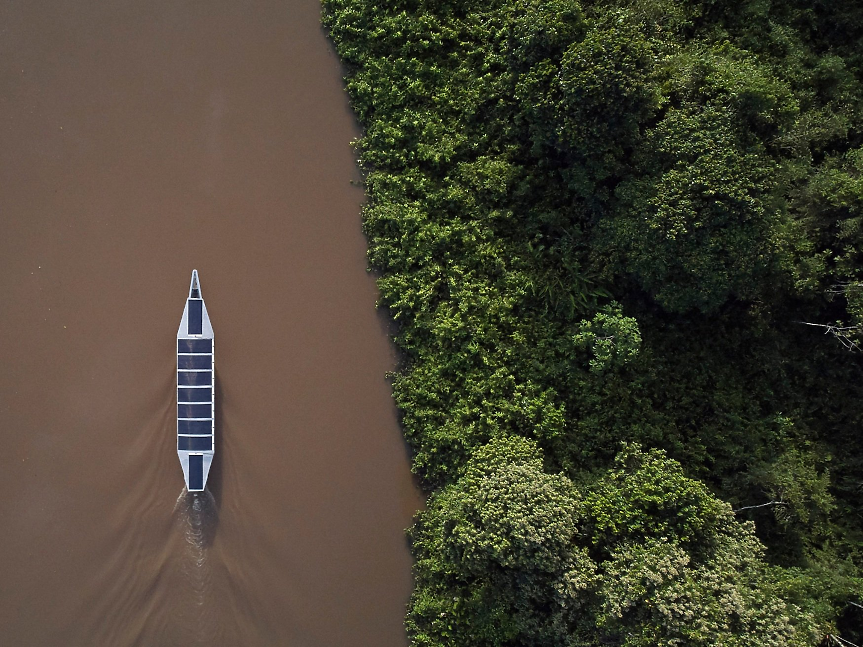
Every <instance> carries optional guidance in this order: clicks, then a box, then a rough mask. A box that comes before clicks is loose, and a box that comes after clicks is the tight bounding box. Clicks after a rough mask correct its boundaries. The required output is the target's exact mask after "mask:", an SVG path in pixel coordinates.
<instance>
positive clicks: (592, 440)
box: [324, 0, 863, 645]
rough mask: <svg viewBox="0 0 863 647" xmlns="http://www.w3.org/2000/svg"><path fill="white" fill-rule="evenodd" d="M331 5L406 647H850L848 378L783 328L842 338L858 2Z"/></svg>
mask: <svg viewBox="0 0 863 647" xmlns="http://www.w3.org/2000/svg"><path fill="white" fill-rule="evenodd" d="M324 8H325V18H324V22H325V24H326V25H327V27H328V28H329V30H330V33H331V35H332V37H333V39H334V41H335V43H336V46H337V49H338V51H339V54H340V56H341V57H342V60H343V62H344V64H345V65H346V66H347V68H348V70H349V75H348V80H347V89H348V93H349V95H350V97H351V102H352V105H353V107H354V109H355V111H356V113H357V115H358V118H359V120H360V123H361V125H362V126H363V128H364V134H363V137H362V139H361V140H360V141H359V144H358V151H359V159H360V164H361V165H362V168H363V170H364V172H365V182H366V192H367V195H368V200H369V202H368V205H367V206H366V208H365V210H364V215H363V218H364V228H365V231H366V234H367V236H368V239H369V259H370V263H371V265H372V266H373V267H374V268H375V269H377V270H379V271H380V272H381V278H380V280H379V282H378V285H379V288H380V291H381V303H382V305H383V306H384V307H386V308H387V309H388V310H389V312H390V314H391V316H392V317H393V318H394V319H395V321H396V322H397V323H398V324H399V326H400V328H399V332H398V333H397V335H396V336H395V342H396V344H397V345H398V346H399V348H400V349H401V351H402V352H403V354H404V357H405V365H404V367H403V368H402V369H401V370H400V371H399V372H398V373H397V374H396V376H395V379H394V383H393V391H394V398H395V401H396V403H397V405H398V407H399V409H400V411H401V414H402V426H403V430H404V433H405V436H406V438H407V440H408V442H409V443H410V445H411V448H412V450H413V469H414V472H415V473H416V474H417V475H418V476H419V477H420V479H421V481H422V483H423V485H424V487H425V488H426V491H427V492H428V493H429V494H430V499H429V505H428V510H427V511H425V512H424V513H422V514H420V515H419V516H418V517H417V520H416V524H415V525H414V527H413V529H412V530H411V537H412V542H413V551H414V557H415V559H416V560H417V563H416V574H417V586H416V589H415V591H414V596H413V599H412V603H411V607H410V611H409V615H408V621H407V626H408V629H409V633H410V636H411V639H412V641H413V643H414V644H416V645H444V644H459V645H504V644H507V645H509V644H543V645H555V644H559V645H571V644H596V643H597V642H603V643H605V642H607V643H609V644H626V645H641V644H645V645H647V644H656V643H657V642H660V641H665V640H679V641H682V642H685V643H686V644H693V645H697V644H704V645H712V644H717V643H721V642H728V641H737V642H736V643H735V644H753V645H754V644H763V643H764V642H770V643H771V644H777V645H782V644H788V645H791V644H794V645H815V644H817V643H818V642H819V641H820V640H821V639H822V637H823V636H825V635H826V634H829V633H836V632H844V633H842V635H843V636H844V637H846V638H847V639H848V640H852V641H857V642H859V640H860V638H861V637H860V635H859V634H858V633H855V632H856V631H858V629H855V627H859V626H860V625H859V624H858V622H857V621H858V620H859V618H857V617H856V616H855V615H854V614H855V613H856V611H855V610H854V609H853V608H852V607H851V606H849V605H848V602H849V601H857V602H859V600H856V598H855V597H854V596H855V595H857V593H856V592H857V591H859V590H860V579H859V578H860V566H861V563H860V549H861V537H863V527H861V523H860V519H861V516H860V507H859V503H858V502H857V496H856V494H855V488H856V487H857V485H855V484H857V483H858V482H859V473H860V471H861V469H863V447H861V443H860V441H859V435H858V433H857V429H858V428H859V424H858V422H859V421H860V420H861V418H863V416H861V414H863V410H861V405H860V404H859V403H860V402H861V401H863V400H861V398H860V395H861V393H860V388H861V387H860V380H859V379H858V378H857V375H858V372H859V358H858V356H855V355H853V354H849V353H848V352H847V351H846V349H845V348H844V347H843V345H842V344H841V343H840V341H841V340H837V339H834V338H831V337H830V336H826V337H825V336H824V335H821V334H819V333H818V332H817V331H815V330H814V329H813V328H811V327H807V326H802V325H800V323H799V322H800V321H809V322H815V323H824V324H829V323H832V322H836V321H842V322H846V323H848V322H851V323H852V324H854V323H855V322H859V321H860V319H859V315H860V307H859V303H858V299H857V294H858V292H857V290H858V288H857V287H856V286H858V285H859V281H860V280H861V278H863V277H861V276H860V263H859V252H860V250H861V242H860V237H859V233H858V232H859V229H858V227H859V223H858V221H859V213H860V208H861V206H863V191H861V185H860V180H859V178H860V175H861V173H863V153H861V149H860V148H859V144H860V141H861V136H863V119H861V115H863V92H861V81H863V71H861V67H860V64H859V61H860V60H861V59H860V54H861V52H860V51H859V42H860V40H859V37H860V36H861V33H862V32H861V30H863V23H861V16H860V15H859V10H858V9H857V8H856V7H855V5H854V4H853V3H851V2H846V3H837V4H835V5H832V6H831V9H830V10H829V11H828V12H827V14H825V15H815V14H811V13H809V12H807V10H806V9H805V8H797V7H796V5H789V6H783V7H775V8H765V7H764V6H762V5H760V4H756V3H751V4H749V3H744V6H743V7H742V8H741V7H739V6H737V5H734V6H732V5H731V4H725V3H718V4H717V3H715V4H714V5H711V8H710V9H709V10H708V9H703V8H701V5H690V4H687V3H683V2H681V3H676V2H660V3H652V4H639V5H638V6H637V7H634V6H632V7H631V6H628V5H627V6H624V4H620V5H619V6H618V4H617V3H610V4H608V3H587V2H586V3H583V4H581V5H579V4H577V3H575V2H568V1H559V2H558V1H556V2H551V3H547V2H544V3H539V2H537V3H532V2H506V1H500V2H495V3H492V4H490V5H489V4H488V3H485V4H482V5H476V4H473V3H470V2H463V3H456V4H444V5H440V6H436V7H431V6H427V5H415V4H406V5H391V6H387V7H381V6H379V5H377V4H374V3H371V2H366V1H364V0H327V1H326V2H325V3H324ZM836 286H839V287H836ZM624 485H625V486H624ZM723 591H725V592H733V593H729V595H730V596H731V597H727V596H726V593H723ZM732 599H733V600H734V602H732Z"/></svg>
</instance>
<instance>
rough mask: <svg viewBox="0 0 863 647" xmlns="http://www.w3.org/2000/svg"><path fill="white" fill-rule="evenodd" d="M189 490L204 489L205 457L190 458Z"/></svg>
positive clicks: (193, 456)
mask: <svg viewBox="0 0 863 647" xmlns="http://www.w3.org/2000/svg"><path fill="white" fill-rule="evenodd" d="M190 451H191V450H190ZM189 489H190V490H203V489H204V457H203V456H201V455H197V456H196V455H194V454H192V455H191V456H189Z"/></svg>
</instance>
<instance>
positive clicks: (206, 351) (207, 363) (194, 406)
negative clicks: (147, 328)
mask: <svg viewBox="0 0 863 647" xmlns="http://www.w3.org/2000/svg"><path fill="white" fill-rule="evenodd" d="M214 369H215V364H214V362H213V326H212V325H211V324H210V317H209V316H208V315H207V306H206V305H205V304H204V297H203V296H201V284H200V283H199V282H198V270H192V283H191V284H190V285H189V297H188V298H187V299H186V307H185V309H184V310H183V318H182V319H181V320H180V328H179V330H177V455H178V456H179V457H180V465H182V467H183V477H184V478H185V479H186V489H187V490H188V491H189V492H202V491H203V490H204V488H205V487H206V485H207V476H208V475H209V473H210V466H211V465H212V463H213V452H214V450H215V445H214V440H215V439H214V436H215V424H214V413H215V409H214V398H213V396H214V381H213V371H214Z"/></svg>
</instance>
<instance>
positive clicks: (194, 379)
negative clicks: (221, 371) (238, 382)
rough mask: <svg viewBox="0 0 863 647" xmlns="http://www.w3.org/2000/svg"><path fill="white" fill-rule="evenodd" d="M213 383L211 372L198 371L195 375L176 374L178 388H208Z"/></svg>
mask: <svg viewBox="0 0 863 647" xmlns="http://www.w3.org/2000/svg"><path fill="white" fill-rule="evenodd" d="M212 383H213V373H212V372H211V371H198V372H195V373H185V372H181V373H177V385H178V386H209V385H210V384H212Z"/></svg>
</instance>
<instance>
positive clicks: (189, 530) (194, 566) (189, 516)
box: [174, 488, 222, 644]
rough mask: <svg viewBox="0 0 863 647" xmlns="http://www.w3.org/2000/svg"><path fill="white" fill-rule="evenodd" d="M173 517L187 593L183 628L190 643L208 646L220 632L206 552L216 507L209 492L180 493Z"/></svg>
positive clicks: (181, 571)
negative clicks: (180, 541) (180, 543)
mask: <svg viewBox="0 0 863 647" xmlns="http://www.w3.org/2000/svg"><path fill="white" fill-rule="evenodd" d="M174 517H175V520H176V523H177V526H179V528H180V530H181V532H182V533H183V539H184V550H183V555H182V559H181V561H180V564H179V567H180V568H179V570H180V573H181V575H182V579H183V582H184V583H185V585H186V588H187V590H186V591H185V592H184V594H185V595H184V596H183V600H184V604H183V605H182V606H183V611H184V615H186V622H184V623H183V624H184V626H186V627H188V628H189V629H190V633H191V634H192V635H190V636H188V639H189V640H191V642H192V644H198V643H200V644H208V643H211V642H212V641H213V640H214V639H216V638H218V637H219V636H220V634H221V633H222V632H221V631H220V623H219V618H218V613H217V605H216V604H214V601H213V600H212V599H211V593H212V591H213V588H214V587H213V568H212V565H211V564H210V560H209V550H210V547H211V545H212V543H213V539H214V537H215V534H216V533H215V531H216V526H217V524H218V508H217V506H216V501H215V499H214V498H213V495H212V494H211V493H210V491H209V490H204V491H203V492H189V491H188V490H186V488H183V491H182V492H180V496H178V497H177V502H176V503H175V504H174Z"/></svg>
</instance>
